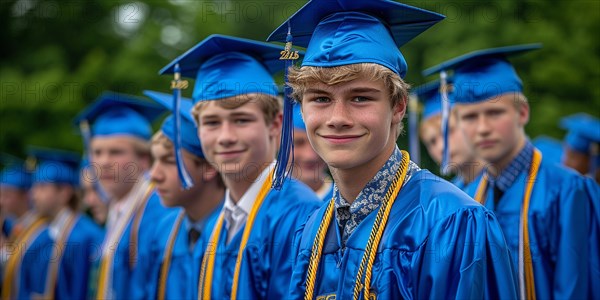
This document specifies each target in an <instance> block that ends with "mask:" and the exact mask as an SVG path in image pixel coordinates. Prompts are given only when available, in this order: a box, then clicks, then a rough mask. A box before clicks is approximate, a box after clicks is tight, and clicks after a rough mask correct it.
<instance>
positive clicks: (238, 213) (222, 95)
mask: <svg viewBox="0 0 600 300" xmlns="http://www.w3.org/2000/svg"><path fill="white" fill-rule="evenodd" d="M282 50H283V48H282V47H278V46H274V45H270V44H266V43H261V42H256V41H251V40H246V39H239V38H234V37H228V36H221V35H212V36H209V37H208V38H206V39H205V40H204V41H202V42H200V43H199V44H198V45H196V46H195V47H194V48H192V49H191V50H190V51H188V52H187V53H185V54H184V55H182V56H181V57H179V58H177V59H175V60H174V61H173V62H172V63H171V64H169V65H168V66H167V67H165V68H164V69H163V70H162V71H161V72H162V73H163V74H164V73H173V72H174V71H175V70H176V69H177V68H178V67H179V66H180V67H181V72H182V73H181V75H182V76H185V77H194V78H196V82H195V86H194V91H193V93H192V100H193V101H194V103H195V106H194V111H193V115H194V117H195V119H196V120H197V121H198V132H199V137H200V140H201V141H202V150H203V152H204V155H205V156H206V159H207V160H208V161H209V162H210V163H211V164H212V165H213V166H215V167H216V168H217V170H218V171H219V173H220V174H221V177H222V178H223V182H224V183H225V186H226V192H225V203H224V205H223V209H222V211H221V213H220V214H219V218H218V220H217V223H216V226H215V227H214V229H213V231H212V232H211V233H207V234H208V237H209V239H208V248H207V249H206V252H205V254H204V257H203V258H202V266H201V273H200V278H199V282H198V284H199V286H198V287H199V289H198V297H199V298H202V299H226V298H227V299H228V298H231V299H236V298H240V299H241V298H243V299H282V298H285V295H286V293H287V288H288V286H289V278H290V276H291V261H292V260H293V257H292V256H291V255H292V251H291V248H292V238H293V234H291V233H292V232H293V231H294V229H295V228H296V227H297V226H298V225H299V224H300V223H301V222H302V221H303V220H304V219H305V218H306V216H307V215H308V214H309V213H310V212H312V211H313V210H314V209H316V208H317V207H318V205H319V203H320V201H319V200H318V199H317V198H316V196H315V195H314V193H313V192H312V191H311V190H310V189H309V188H308V187H307V186H305V185H304V184H302V183H300V182H298V181H295V180H288V181H285V183H284V184H283V186H282V187H281V189H280V190H276V189H271V186H272V182H273V177H275V175H276V174H274V166H275V160H274V159H275V153H276V151H277V148H278V146H279V135H280V130H281V124H282V115H281V112H280V103H279V100H278V99H277V98H276V97H277V94H278V89H277V86H276V84H275V82H274V80H273V78H272V75H271V74H273V73H275V72H277V71H281V70H282V67H283V65H282V64H281V63H280V61H279V60H278V58H279V56H280V52H281V51H282ZM176 76H177V75H176Z"/></svg>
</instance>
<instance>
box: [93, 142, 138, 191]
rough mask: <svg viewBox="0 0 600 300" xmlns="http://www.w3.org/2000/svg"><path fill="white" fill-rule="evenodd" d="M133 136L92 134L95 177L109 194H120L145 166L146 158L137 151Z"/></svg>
mask: <svg viewBox="0 0 600 300" xmlns="http://www.w3.org/2000/svg"><path fill="white" fill-rule="evenodd" d="M132 139H134V138H132V137H127V136H111V137H94V138H93V139H92V142H91V152H92V159H91V163H92V164H93V166H94V167H95V168H96V170H97V176H98V178H97V179H98V180H100V184H101V185H102V187H103V188H104V189H105V190H106V192H107V193H108V194H109V195H110V196H111V197H116V198H122V197H123V196H125V195H126V194H127V193H128V192H129V191H130V190H131V188H132V187H133V186H134V185H135V184H136V183H137V181H138V180H139V177H140V175H141V174H143V172H144V171H145V170H147V168H148V164H149V163H148V158H147V157H141V156H140V155H138V153H136V151H135V147H134V141H133V140H132Z"/></svg>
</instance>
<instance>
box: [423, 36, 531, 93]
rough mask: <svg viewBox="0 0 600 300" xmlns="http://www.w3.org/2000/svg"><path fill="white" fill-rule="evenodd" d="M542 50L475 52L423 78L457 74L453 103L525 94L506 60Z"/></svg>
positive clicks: (519, 48)
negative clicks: (513, 93) (448, 72)
mask: <svg viewBox="0 0 600 300" xmlns="http://www.w3.org/2000/svg"><path fill="white" fill-rule="evenodd" d="M541 47H542V45H541V44H527V45H517V46H508V47H500V48H492V49H485V50H479V51H474V52H471V53H468V54H465V55H462V56H459V57H456V58H453V59H451V60H448V61H446V62H443V63H441V64H439V65H437V66H434V67H431V68H429V69H427V70H425V71H423V75H425V76H428V75H431V74H434V73H438V72H440V73H442V72H444V71H448V70H454V90H453V93H452V94H453V96H452V98H453V100H454V101H456V102H457V103H477V102H481V101H485V100H488V99H491V98H494V97H497V96H500V95H503V94H506V93H509V92H522V91H523V83H522V82H521V79H520V78H519V76H518V75H517V72H516V71H515V69H514V68H513V66H512V65H511V64H510V62H508V60H507V57H509V56H514V55H518V54H522V53H525V52H528V51H531V50H535V49H539V48H541Z"/></svg>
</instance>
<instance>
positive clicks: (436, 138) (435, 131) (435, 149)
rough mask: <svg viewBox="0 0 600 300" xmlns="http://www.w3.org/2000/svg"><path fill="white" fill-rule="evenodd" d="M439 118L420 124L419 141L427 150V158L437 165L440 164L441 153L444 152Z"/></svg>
mask: <svg viewBox="0 0 600 300" xmlns="http://www.w3.org/2000/svg"><path fill="white" fill-rule="evenodd" d="M440 122H441V121H440V118H439V117H432V118H429V119H426V120H424V121H423V123H422V124H421V140H422V141H423V144H424V145H425V148H427V152H428V153H429V156H431V158H432V159H433V161H435V162H436V163H437V164H438V165H439V164H441V163H442V154H443V153H442V151H443V150H444V138H443V136H442V128H441V123H440Z"/></svg>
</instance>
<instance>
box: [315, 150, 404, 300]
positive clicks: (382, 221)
mask: <svg viewBox="0 0 600 300" xmlns="http://www.w3.org/2000/svg"><path fill="white" fill-rule="evenodd" d="M409 162H410V156H409V154H408V152H406V151H404V150H402V162H401V163H400V167H399V168H398V171H396V175H395V176H394V180H393V181H392V184H391V185H390V187H389V188H388V190H387V192H386V195H385V198H384V199H383V202H382V204H381V206H380V207H379V211H378V212H377V216H376V217H375V221H374V223H373V228H372V229H371V234H370V235H369V240H368V242H367V246H366V247H365V253H364V254H363V257H362V259H361V264H360V267H359V270H358V274H357V277H356V283H355V285H354V289H353V299H358V295H359V294H360V291H361V290H362V289H364V294H363V296H364V297H365V298H368V297H369V296H370V295H369V291H368V289H369V287H370V284H371V282H370V280H371V274H372V268H373V262H374V261H375V256H376V254H377V249H378V248H379V242H380V241H381V236H382V235H383V230H384V229H385V226H386V224H387V220H388V218H389V215H390V212H391V209H392V206H393V205H394V202H395V200H396V197H397V196H398V193H399V192H400V189H401V188H402V184H403V183H404V180H405V178H406V174H407V172H408V165H409ZM333 203H334V200H333V198H332V199H331V201H330V202H329V205H328V206H327V209H326V210H325V215H324V216H323V220H322V221H321V224H319V229H318V230H317V235H316V237H315V241H314V243H313V247H312V250H311V256H310V261H309V264H308V270H307V276H306V290H305V292H304V299H306V300H308V299H312V298H313V294H314V287H315V282H316V280H317V276H316V275H317V270H318V268H319V262H320V259H321V252H322V250H323V249H322V248H323V243H324V242H325V236H326V235H327V230H328V228H329V225H330V224H331V220H332V219H333V207H334V204H333ZM365 270H366V274H364V277H365V280H364V283H361V281H362V277H363V273H364V272H365Z"/></svg>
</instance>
